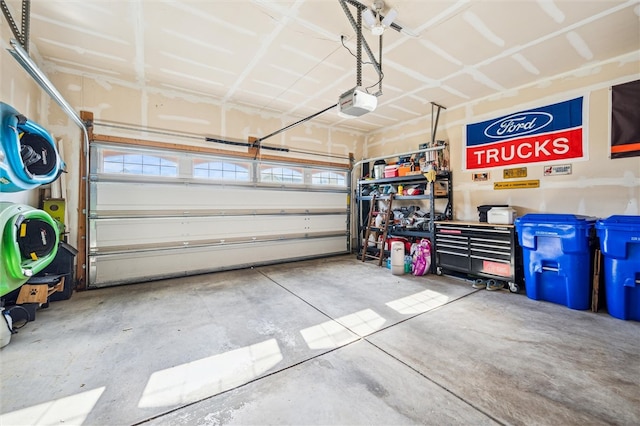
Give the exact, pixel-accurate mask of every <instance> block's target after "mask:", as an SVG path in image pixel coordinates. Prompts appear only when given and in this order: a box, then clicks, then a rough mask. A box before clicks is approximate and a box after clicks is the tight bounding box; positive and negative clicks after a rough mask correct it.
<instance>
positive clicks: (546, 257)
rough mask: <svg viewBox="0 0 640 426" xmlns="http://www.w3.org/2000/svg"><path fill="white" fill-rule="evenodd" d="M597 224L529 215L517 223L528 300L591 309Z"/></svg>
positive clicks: (588, 219) (570, 217)
mask: <svg viewBox="0 0 640 426" xmlns="http://www.w3.org/2000/svg"><path fill="white" fill-rule="evenodd" d="M595 221H596V219H595V218H591V217H586V216H577V215H572V214H526V215H524V216H522V217H520V218H518V219H516V221H515V226H516V231H517V233H518V242H519V243H520V245H521V246H522V261H523V266H524V281H525V288H526V291H527V297H529V298H530V299H535V300H544V301H547V302H553V303H558V304H561V305H565V306H567V307H569V308H571V309H589V308H590V306H591V303H590V300H591V275H592V268H590V267H588V265H591V264H592V262H591V260H592V248H593V245H594V244H593V243H594V242H595V238H594V224H595Z"/></svg>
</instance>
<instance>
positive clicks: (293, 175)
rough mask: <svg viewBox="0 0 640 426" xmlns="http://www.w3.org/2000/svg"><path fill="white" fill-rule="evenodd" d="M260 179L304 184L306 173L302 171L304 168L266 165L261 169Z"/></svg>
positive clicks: (262, 180)
mask: <svg viewBox="0 0 640 426" xmlns="http://www.w3.org/2000/svg"><path fill="white" fill-rule="evenodd" d="M260 181H261V182H273V183H299V184H303V183H304V173H303V172H302V169H293V168H287V167H269V166H265V167H264V168H262V169H261V170H260Z"/></svg>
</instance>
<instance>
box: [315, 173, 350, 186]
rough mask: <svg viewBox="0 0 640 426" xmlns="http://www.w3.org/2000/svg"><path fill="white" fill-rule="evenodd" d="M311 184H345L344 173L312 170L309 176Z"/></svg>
mask: <svg viewBox="0 0 640 426" xmlns="http://www.w3.org/2000/svg"><path fill="white" fill-rule="evenodd" d="M311 183H312V184H313V185H326V186H347V179H346V173H336V172H314V173H313V175H312V176H311Z"/></svg>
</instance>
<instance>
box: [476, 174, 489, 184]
mask: <svg viewBox="0 0 640 426" xmlns="http://www.w3.org/2000/svg"><path fill="white" fill-rule="evenodd" d="M488 180H489V173H474V174H473V181H474V182H486V181H488Z"/></svg>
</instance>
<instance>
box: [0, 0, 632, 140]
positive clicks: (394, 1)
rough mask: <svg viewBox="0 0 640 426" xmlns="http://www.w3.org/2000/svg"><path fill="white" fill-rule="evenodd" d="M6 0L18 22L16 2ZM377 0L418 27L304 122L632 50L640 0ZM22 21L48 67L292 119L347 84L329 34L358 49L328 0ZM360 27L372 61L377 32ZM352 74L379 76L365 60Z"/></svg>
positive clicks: (458, 92) (153, 7) (417, 104)
mask: <svg viewBox="0 0 640 426" xmlns="http://www.w3.org/2000/svg"><path fill="white" fill-rule="evenodd" d="M371 2H372V0H363V3H365V4H370V3H371ZM7 3H8V5H9V8H10V9H11V11H12V13H13V15H14V17H15V18H16V21H17V22H18V24H19V23H20V10H21V9H20V4H21V3H20V1H18V0H9V1H7ZM388 3H390V4H391V5H392V6H393V7H394V8H395V9H396V10H397V11H398V17H397V19H396V22H398V23H400V24H401V25H403V26H405V27H408V28H410V29H412V30H413V31H415V32H416V33H418V34H419V36H418V37H410V36H407V35H404V34H402V33H399V32H397V31H394V30H393V29H387V30H386V32H385V33H384V37H383V39H384V44H383V56H382V69H383V72H384V79H383V82H382V85H383V86H382V90H383V94H382V96H380V97H379V98H378V104H379V105H378V108H377V109H376V111H374V112H373V113H369V114H366V115H364V116H362V117H360V118H356V119H347V120H346V119H344V118H341V117H339V116H338V115H337V113H336V112H335V109H333V110H331V111H328V112H326V113H324V114H322V115H320V116H318V117H317V118H315V119H314V120H317V121H318V122H324V123H328V124H335V125H337V126H340V127H347V128H351V129H357V130H361V131H365V132H368V131H371V130H375V129H377V128H380V127H385V126H390V125H394V124H397V123H400V122H403V121H406V120H410V119H414V118H416V117H420V116H425V115H429V114H430V113H431V104H430V103H431V102H436V103H438V104H440V105H443V106H444V107H447V108H451V107H453V106H457V105H461V104H464V103H467V102H469V101H472V100H477V99H480V98H483V97H485V96H489V95H493V94H496V93H500V92H505V91H508V90H510V89H513V88H517V87H519V86H522V85H525V84H528V83H531V82H533V81H536V80H539V79H545V78H547V77H550V76H554V75H558V74H561V73H564V72H568V71H572V70H575V69H578V68H580V67H583V66H585V65H588V64H590V63H597V62H600V61H603V60H607V59H609V58H615V57H618V56H620V55H624V54H627V53H630V52H634V51H638V50H640V19H639V15H640V2H639V1H638V0H633V1H622V0H590V1H587V0H537V1H536V0H526V1H525V0H521V1H514V0H511V1H507V0H502V1H476V0H471V1H468V0H467V1H465V0H461V1H453V0H446V1H445V0H433V1H431V0H430V1H427V0H423V1H409V0H389V1H388ZM349 10H350V11H351V12H352V13H353V14H354V15H355V14H356V9H355V8H354V7H352V6H349ZM30 23H31V25H30V30H31V34H30V41H31V46H32V49H34V47H35V49H36V50H37V52H38V53H39V55H41V57H42V59H43V60H44V61H45V63H46V65H47V69H51V68H50V67H55V68H57V69H61V70H65V71H71V72H74V73H82V74H86V75H89V76H100V77H101V78H108V79H113V80H114V81H124V82H127V83H128V84H136V85H140V86H142V85H145V86H147V87H154V88H159V89H166V90H168V91H184V92H186V93H188V94H198V95H207V96H211V97H213V98H215V99H219V100H221V101H223V102H226V103H230V104H239V105H249V106H252V107H254V108H256V109H258V110H261V111H276V112H278V113H286V114H287V115H288V116H290V117H291V118H292V119H295V118H302V117H307V116H309V115H312V114H314V113H316V112H318V111H321V110H323V109H325V108H327V107H329V106H330V105H333V104H335V103H336V102H337V99H338V96H339V95H340V94H341V93H343V92H345V91H347V90H349V89H351V88H353V87H354V86H355V85H356V59H355V57H354V56H352V55H351V54H350V53H349V51H348V50H347V49H346V48H344V47H343V46H342V44H341V42H340V39H341V37H340V36H341V35H345V36H347V41H346V43H345V44H346V46H347V47H349V48H350V49H351V51H353V52H355V49H356V36H355V34H356V32H355V30H354V29H353V28H352V26H351V24H350V23H349V21H348V19H347V17H346V15H345V13H344V11H343V9H342V7H341V5H340V2H339V1H338V0H296V1H293V0H290V1H271V0H251V1H249V0H229V1H221V0H209V1H204V0H201V1H196V0H177V1H162V0H129V1H123V0H116V1H114V0H109V1H99V0H82V1H73V0H58V1H55V0H46V1H45V0H32V2H31V21H30ZM3 24H6V22H3ZM363 31H364V34H365V39H366V40H367V42H368V43H369V45H370V47H371V49H372V50H373V52H374V53H375V55H376V57H377V54H378V49H379V47H378V46H379V45H378V38H377V37H374V36H372V35H371V33H370V31H369V30H368V29H367V28H364V30H363ZM363 60H365V61H368V57H367V55H366V54H365V53H363ZM362 80H363V86H370V85H374V84H375V83H376V82H377V81H378V76H377V74H376V73H375V71H374V70H373V67H372V66H371V65H363V77H362ZM370 91H372V92H375V91H377V86H375V87H373V88H372V89H370ZM274 130H277V129H274Z"/></svg>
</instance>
